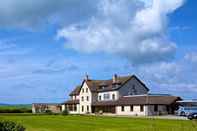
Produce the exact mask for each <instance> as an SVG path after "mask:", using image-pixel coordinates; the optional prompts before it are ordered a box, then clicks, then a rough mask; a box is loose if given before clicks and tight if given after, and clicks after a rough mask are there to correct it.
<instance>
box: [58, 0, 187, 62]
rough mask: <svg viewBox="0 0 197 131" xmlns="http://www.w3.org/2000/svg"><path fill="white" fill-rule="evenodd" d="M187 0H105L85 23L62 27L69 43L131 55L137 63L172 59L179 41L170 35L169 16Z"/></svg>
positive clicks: (88, 49)
mask: <svg viewBox="0 0 197 131" xmlns="http://www.w3.org/2000/svg"><path fill="white" fill-rule="evenodd" d="M182 4H183V0H173V1H171V0H167V1H162V0H153V1H152V3H151V4H150V3H148V4H147V2H143V1H139V0H138V1H137V0H136V1H130V0H118V1H117V0H102V1H101V2H100V3H99V4H98V13H97V14H95V15H93V16H92V18H91V19H90V20H89V21H87V22H86V23H85V24H84V23H83V24H81V23H74V24H73V25H71V26H69V27H68V26H65V28H63V29H61V30H59V32H58V37H60V38H64V39H65V40H66V47H67V48H72V49H74V50H77V51H80V52H85V53H94V52H106V53H112V54H116V55H121V56H123V57H126V58H128V59H129V60H130V61H131V62H132V63H133V64H141V63H152V62H158V61H168V60H170V59H172V58H173V56H174V54H175V51H176V44H175V43H173V42H172V41H170V40H169V39H168V38H167V35H166V34H165V33H166V29H167V22H168V19H167V16H168V14H170V13H173V11H175V10H176V9H177V8H179V7H180V6H181V5H182Z"/></svg>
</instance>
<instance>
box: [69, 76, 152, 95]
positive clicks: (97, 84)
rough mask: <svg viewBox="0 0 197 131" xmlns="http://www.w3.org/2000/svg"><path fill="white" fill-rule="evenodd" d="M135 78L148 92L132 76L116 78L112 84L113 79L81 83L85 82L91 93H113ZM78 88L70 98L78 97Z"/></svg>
mask: <svg viewBox="0 0 197 131" xmlns="http://www.w3.org/2000/svg"><path fill="white" fill-rule="evenodd" d="M132 78H135V79H136V80H137V81H138V82H139V83H140V84H142V85H143V86H144V87H145V88H146V90H147V91H149V89H148V88H147V87H146V85H145V84H144V83H143V82H142V81H140V80H139V79H138V78H137V77H136V76H135V75H132V76H118V77H117V80H116V83H113V79H109V80H91V79H88V80H84V81H83V82H82V85H83V83H85V82H86V84H87V85H88V87H89V88H90V90H91V91H92V92H103V91H113V90H118V89H119V88H121V87H122V86H123V85H124V84H125V83H127V81H129V80H130V79H132ZM80 88H81V86H77V87H76V88H75V89H74V90H73V91H72V92H71V93H70V96H72V95H79V93H80Z"/></svg>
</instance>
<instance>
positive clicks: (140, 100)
mask: <svg viewBox="0 0 197 131" xmlns="http://www.w3.org/2000/svg"><path fill="white" fill-rule="evenodd" d="M177 100H181V98H180V97H177V96H147V95H141V96H126V97H121V98H120V99H119V100H117V101H102V102H95V103H94V104H93V105H94V106H105V105H111V106H112V105H171V104H174V103H175V102H176V101H177Z"/></svg>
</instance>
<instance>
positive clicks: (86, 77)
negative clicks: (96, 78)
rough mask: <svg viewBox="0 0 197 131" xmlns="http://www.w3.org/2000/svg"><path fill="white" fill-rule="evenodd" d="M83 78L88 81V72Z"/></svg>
mask: <svg viewBox="0 0 197 131" xmlns="http://www.w3.org/2000/svg"><path fill="white" fill-rule="evenodd" d="M85 80H86V81H88V80H89V76H88V74H87V73H86V75H85Z"/></svg>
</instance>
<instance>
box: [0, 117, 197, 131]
mask: <svg viewBox="0 0 197 131" xmlns="http://www.w3.org/2000/svg"><path fill="white" fill-rule="evenodd" d="M0 120H12V121H17V122H19V123H21V124H23V125H24V126H25V127H26V129H27V131H197V122H196V121H186V120H185V121H184V120H162V119H145V118H115V117H96V116H61V115H51V116H49V115H48V116H47V115H41V116H38V115H22V114H18V115H17V114H15V115H14V114H12V115H6V114H4V115H1V114H0Z"/></svg>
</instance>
